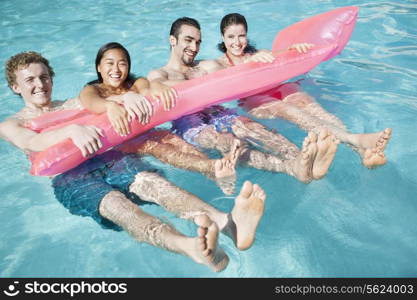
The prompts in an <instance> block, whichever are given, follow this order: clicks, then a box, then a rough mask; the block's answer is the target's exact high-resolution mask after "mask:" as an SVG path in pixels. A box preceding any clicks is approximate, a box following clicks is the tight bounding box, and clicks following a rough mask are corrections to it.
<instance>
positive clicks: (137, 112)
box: [122, 92, 153, 124]
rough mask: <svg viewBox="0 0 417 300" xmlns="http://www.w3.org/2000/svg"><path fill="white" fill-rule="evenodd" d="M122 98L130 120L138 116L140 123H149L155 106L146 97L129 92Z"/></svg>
mask: <svg viewBox="0 0 417 300" xmlns="http://www.w3.org/2000/svg"><path fill="white" fill-rule="evenodd" d="M122 100H123V106H124V108H125V109H126V111H127V114H128V121H129V122H130V121H131V120H133V119H135V117H138V120H139V122H140V123H142V124H146V123H149V120H150V117H151V116H152V115H153V106H152V104H151V102H149V100H148V99H146V97H144V96H143V95H141V94H138V93H135V92H127V93H125V94H123V95H122Z"/></svg>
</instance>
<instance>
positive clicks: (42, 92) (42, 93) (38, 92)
mask: <svg viewBox="0 0 417 300" xmlns="http://www.w3.org/2000/svg"><path fill="white" fill-rule="evenodd" d="M33 94H34V95H38V96H40V95H45V94H46V91H37V92H34V93H33Z"/></svg>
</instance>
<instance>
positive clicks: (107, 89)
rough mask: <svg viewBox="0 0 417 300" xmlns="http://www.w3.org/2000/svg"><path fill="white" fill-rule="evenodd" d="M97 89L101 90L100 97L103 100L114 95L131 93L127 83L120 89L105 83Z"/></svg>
mask: <svg viewBox="0 0 417 300" xmlns="http://www.w3.org/2000/svg"><path fill="white" fill-rule="evenodd" d="M96 87H97V88H98V90H99V93H100V96H101V97H103V98H107V97H109V96H112V95H121V94H124V93H126V92H128V91H129V88H127V84H126V82H124V83H123V84H122V85H121V86H119V87H113V86H111V85H107V84H104V83H99V84H98V85H96Z"/></svg>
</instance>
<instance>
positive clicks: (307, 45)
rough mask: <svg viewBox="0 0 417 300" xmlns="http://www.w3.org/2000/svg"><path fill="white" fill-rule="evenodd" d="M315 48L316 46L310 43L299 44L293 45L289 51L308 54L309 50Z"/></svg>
mask: <svg viewBox="0 0 417 300" xmlns="http://www.w3.org/2000/svg"><path fill="white" fill-rule="evenodd" d="M313 46H314V44H310V43H298V44H293V45H291V46H290V47H289V48H288V49H289V50H291V49H295V50H297V52H298V53H307V52H308V50H310V49H311V48H312V47H313Z"/></svg>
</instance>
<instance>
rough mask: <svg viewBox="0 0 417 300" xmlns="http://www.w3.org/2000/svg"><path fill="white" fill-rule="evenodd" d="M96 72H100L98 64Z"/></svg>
mask: <svg viewBox="0 0 417 300" xmlns="http://www.w3.org/2000/svg"><path fill="white" fill-rule="evenodd" d="M97 72H99V73H101V68H100V65H98V66H97Z"/></svg>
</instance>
